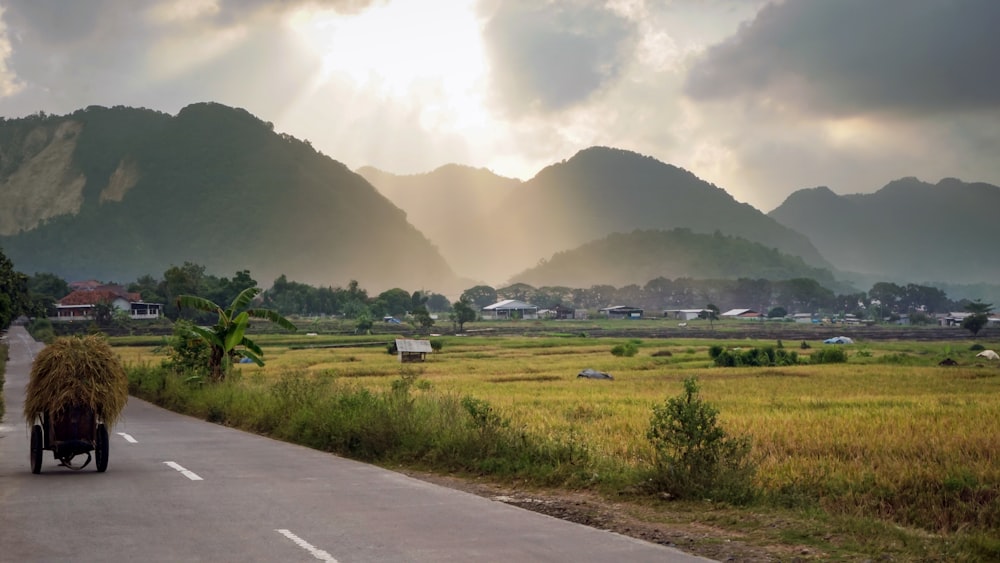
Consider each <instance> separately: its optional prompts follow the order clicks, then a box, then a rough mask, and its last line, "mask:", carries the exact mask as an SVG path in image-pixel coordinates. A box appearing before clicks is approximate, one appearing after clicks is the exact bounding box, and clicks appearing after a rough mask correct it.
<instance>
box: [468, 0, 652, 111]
mask: <svg viewBox="0 0 1000 563" xmlns="http://www.w3.org/2000/svg"><path fill="white" fill-rule="evenodd" d="M634 33H635V29H634V26H633V25H632V24H630V23H629V22H628V21H626V20H625V19H623V18H621V17H620V16H618V15H617V14H615V13H614V12H611V11H610V10H608V9H607V8H606V7H605V6H604V5H603V4H598V3H594V2H572V3H571V2H531V1H528V2H501V3H500V4H499V7H498V9H497V11H496V12H495V13H494V14H493V15H492V17H491V18H490V19H489V21H488V23H487V25H486V28H485V30H484V34H483V36H484V41H485V43H486V49H487V55H488V57H489V60H490V64H491V72H492V80H493V85H494V88H495V94H496V96H497V98H498V100H499V102H500V104H501V105H502V106H503V107H504V108H505V109H506V110H507V111H509V112H510V113H513V114H515V115H516V114H522V113H525V112H530V111H541V112H549V111H554V110H560V109H563V108H566V107H569V106H572V105H574V104H576V103H578V102H581V101H583V100H585V99H586V98H587V97H588V96H589V95H590V94H591V93H593V92H594V91H595V90H598V89H600V88H601V86H602V85H604V84H605V83H607V82H608V81H610V80H613V79H614V78H616V77H617V76H618V75H619V73H620V72H621V70H622V67H623V66H624V65H625V64H626V63H627V62H628V59H629V55H630V53H631V50H632V47H633V34H634Z"/></svg>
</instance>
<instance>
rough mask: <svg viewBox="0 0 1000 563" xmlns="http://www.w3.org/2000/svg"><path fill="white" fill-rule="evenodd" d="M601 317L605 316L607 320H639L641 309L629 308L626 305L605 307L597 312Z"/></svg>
mask: <svg viewBox="0 0 1000 563" xmlns="http://www.w3.org/2000/svg"><path fill="white" fill-rule="evenodd" d="M598 312H599V313H601V314H602V315H606V316H607V317H608V318H609V319H641V318H642V309H640V308H638V307H630V306H628V305H614V306H612V307H605V308H603V309H601V310H600V311H598Z"/></svg>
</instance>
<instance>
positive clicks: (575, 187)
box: [365, 147, 830, 283]
mask: <svg viewBox="0 0 1000 563" xmlns="http://www.w3.org/2000/svg"><path fill="white" fill-rule="evenodd" d="M477 173H478V174H479V175H480V179H479V181H480V182H485V181H486V178H487V177H488V176H489V175H492V173H490V172H488V171H482V170H481V171H477ZM365 174H366V175H368V176H367V177H368V178H369V179H370V180H371V182H372V183H373V184H374V185H375V186H376V187H377V188H379V189H380V190H381V191H382V192H383V193H389V190H390V189H398V188H397V187H393V186H388V185H386V184H384V182H386V180H387V179H386V177H385V176H381V177H379V176H375V175H370V174H369V173H368V172H366V173H365ZM494 176H495V175H494ZM397 178H398V177H397ZM411 178H412V177H411ZM424 179H426V180H427V181H426V182H422V181H419V182H418V181H413V182H412V183H410V184H408V187H407V189H408V190H412V191H418V190H419V191H420V192H421V193H427V194H431V193H438V192H440V191H441V190H443V189H444V188H443V187H442V185H441V184H447V183H448V179H447V178H445V177H444V176H443V175H442V174H440V173H437V171H436V172H435V173H431V174H430V175H428V176H426V177H424V178H421V180H424ZM397 181H398V179H397ZM507 187H509V188H510V189H503V190H500V189H498V190H495V193H496V194H497V195H498V196H502V198H499V199H498V200H497V201H496V202H493V204H492V207H491V208H490V210H488V211H483V209H482V208H466V209H464V210H463V211H461V212H459V211H453V210H450V209H445V208H442V209H438V210H437V212H438V213H437V215H433V214H431V215H428V216H424V217H422V218H421V219H416V216H415V218H414V222H415V224H417V225H424V224H427V223H434V224H435V225H436V227H435V230H433V231H431V229H430V228H428V227H422V228H423V229H426V230H425V232H428V233H430V232H434V234H433V235H431V234H428V236H429V237H430V238H431V240H432V241H434V243H435V244H437V245H438V246H439V247H441V248H442V249H445V248H448V250H443V252H444V253H445V254H446V255H448V256H449V261H450V262H452V263H453V264H458V263H461V264H462V268H456V269H457V270H458V271H459V273H461V274H462V275H464V276H467V277H471V278H474V279H480V280H485V281H487V282H489V283H501V282H503V281H506V280H509V279H510V276H511V275H513V274H514V273H515V272H519V271H523V270H525V269H526V268H530V267H532V266H534V265H535V264H537V263H538V262H539V260H545V259H548V258H550V257H551V256H552V255H553V254H554V253H556V252H562V251H567V250H571V249H574V248H577V247H579V246H581V245H583V244H586V243H588V242H590V241H593V240H597V239H600V238H602V237H605V236H607V235H609V234H612V233H630V232H632V231H634V230H636V229H662V230H670V229H674V228H687V229H691V230H692V231H694V232H698V233H713V232H715V231H720V232H722V233H724V234H727V235H733V236H739V237H743V238H746V239H748V240H751V241H755V242H759V243H761V244H763V245H765V246H767V247H773V248H777V249H778V250H781V251H782V252H785V253H788V254H791V255H795V256H800V257H802V258H803V259H804V260H805V261H806V263H807V264H809V265H812V266H816V267H821V268H824V267H829V266H830V265H829V263H828V262H826V260H825V259H824V258H823V257H822V256H821V255H820V253H819V252H818V251H817V250H816V248H815V247H813V246H812V244H811V243H810V242H809V240H808V239H807V238H806V237H805V236H803V235H802V234H800V233H797V232H795V231H793V230H792V229H790V228H788V227H786V226H784V225H781V224H780V223H778V222H777V221H775V220H773V219H771V218H769V217H767V216H766V215H764V214H763V213H762V212H760V211H759V210H757V209H755V208H754V207H752V206H750V205H748V204H745V203H739V202H737V201H736V200H735V199H734V198H733V197H732V196H731V195H729V194H728V193H727V192H726V191H725V190H723V189H721V188H719V187H717V186H714V185H712V184H710V183H708V182H705V181H704V180H701V179H699V178H698V177H697V176H695V175H694V174H692V173H691V172H688V171H687V170H683V169H681V168H677V167H675V166H671V165H669V164H664V163H662V162H660V161H658V160H656V159H654V158H651V157H648V156H643V155H640V154H637V153H634V152H631V151H626V150H621V149H613V148H608V147H591V148H588V149H584V150H582V151H580V152H578V153H577V154H576V155H574V156H573V157H572V158H570V159H568V160H565V161H563V162H559V163H556V164H553V165H551V166H548V167H546V168H545V169H543V170H542V171H540V172H539V173H538V174H537V175H536V176H535V177H534V178H531V179H530V180H528V181H526V182H524V183H522V184H520V185H508V186H507ZM454 189H469V188H468V182H465V183H463V185H462V186H459V187H456V188H454ZM399 202H400V204H401V206H402V207H403V208H404V209H407V206H406V204H405V202H404V201H403V200H402V199H400V200H399ZM456 216H463V220H461V221H456V220H455V217H456ZM450 240H462V241H464V243H465V246H464V247H463V248H464V250H461V252H463V254H462V255H461V256H460V257H456V256H455V253H456V251H458V249H457V246H456V245H452V244H449V243H448V242H446V241H450ZM646 281H648V280H636V281H635V283H645V282H646Z"/></svg>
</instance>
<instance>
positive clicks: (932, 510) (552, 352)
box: [117, 333, 1000, 560]
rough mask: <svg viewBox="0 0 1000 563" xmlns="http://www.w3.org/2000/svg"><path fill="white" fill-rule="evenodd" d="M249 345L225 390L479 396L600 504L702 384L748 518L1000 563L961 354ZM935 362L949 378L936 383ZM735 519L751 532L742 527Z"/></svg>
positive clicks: (996, 524) (987, 472)
mask: <svg viewBox="0 0 1000 563" xmlns="http://www.w3.org/2000/svg"><path fill="white" fill-rule="evenodd" d="M255 340H256V341H257V343H258V344H260V345H262V347H263V349H264V351H265V360H266V362H267V365H266V366H265V367H262V368H258V367H257V366H255V365H239V366H237V367H236V368H235V369H236V370H237V372H238V375H237V377H234V378H232V379H233V380H234V382H232V383H231V384H232V385H239V386H242V387H247V388H266V386H267V385H272V384H274V383H276V382H279V381H286V382H287V380H288V378H294V379H300V380H315V381H321V382H335V383H336V385H339V386H342V387H345V386H346V387H350V388H352V389H365V390H369V391H372V392H388V391H389V390H390V389H392V388H393V385H394V382H396V381H399V380H400V378H401V377H405V378H408V379H410V380H415V381H417V382H418V384H417V385H414V386H413V393H414V395H415V396H420V395H431V394H433V395H436V396H454V397H474V398H476V399H478V400H482V401H486V402H487V403H488V404H489V405H491V406H492V407H493V408H495V409H496V411H497V412H499V413H501V414H502V416H504V417H506V418H508V419H509V420H510V423H511V425H512V426H513V427H516V428H520V429H523V431H524V432H526V433H529V434H531V435H532V436H539V437H541V438H542V439H550V440H554V441H555V442H557V443H559V444H568V443H571V444H577V445H578V446H579V447H580V448H582V449H584V450H585V451H587V452H588V456H589V461H588V468H589V469H588V470H593V472H594V473H595V475H594V476H593V477H592V478H591V479H590V480H589V482H588V481H587V480H586V479H584V480H581V479H580V478H579V472H577V475H578V477H577V478H576V479H574V480H572V482H571V483H568V484H567V486H569V485H572V486H575V487H588V488H593V489H595V490H599V491H602V492H604V493H607V494H615V493H616V491H618V492H620V490H621V489H622V488H627V487H628V482H629V479H630V478H633V477H634V476H635V475H637V474H641V472H642V470H643V468H648V466H649V464H650V463H651V459H652V456H653V448H652V446H651V445H650V443H649V441H648V440H647V439H646V431H647V429H648V427H649V424H650V417H651V412H652V408H653V406H654V405H656V404H660V403H663V402H664V401H665V400H666V399H667V398H669V397H673V396H676V395H678V394H679V393H680V391H681V390H682V381H683V380H684V379H685V378H687V377H689V376H696V377H697V378H698V382H699V384H700V386H701V396H702V398H703V399H705V400H707V401H708V402H709V403H711V404H712V405H713V406H715V407H716V408H717V409H718V410H719V412H720V416H719V420H720V422H721V423H722V426H723V427H724V428H725V429H726V430H727V431H728V432H729V433H730V434H733V435H739V436H749V437H750V438H751V439H752V443H753V450H752V452H753V454H752V455H753V458H754V459H755V460H756V462H757V464H758V471H757V473H756V478H755V484H756V486H757V487H758V489H759V491H760V496H759V498H758V500H757V502H756V503H755V504H754V505H753V506H752V507H750V508H744V509H742V510H743V511H746V510H754V511H761V510H764V511H771V512H772V513H774V511H783V510H792V511H795V513H796V514H799V517H802V515H812V516H810V518H814V519H815V518H819V519H820V520H823V521H826V522H828V524H827V525H830V526H834V527H836V528H837V529H838V530H839V535H840V536H845V535H846V536H850V537H851V538H852V539H850V540H849V541H848V540H843V541H842V544H843V545H855V546H856V547H854V548H851V549H857V550H860V552H862V553H885V552H890V553H894V554H896V556H897V557H899V558H901V559H913V560H919V559H924V558H937V557H940V558H942V559H954V558H958V559H969V560H977V559H983V558H986V559H988V558H990V557H994V556H997V557H1000V542H998V541H997V539H996V538H997V537H998V534H1000V493H998V491H1000V453H998V451H1000V366H998V365H997V364H996V362H994V363H992V364H991V363H989V362H986V361H977V359H976V358H975V352H973V351H970V350H969V347H970V345H971V344H972V343H973V341H972V340H968V341H950V342H947V343H926V342H907V341H884V342H861V343H858V344H855V345H852V346H849V347H847V348H846V349H847V353H848V362H847V363H845V364H827V365H809V364H805V363H804V364H801V365H795V366H788V367H756V368H719V367H714V365H713V362H712V360H711V358H710V357H709V354H708V349H709V347H710V346H711V345H713V344H722V345H724V346H727V347H733V346H739V347H741V348H749V347H764V346H774V345H775V342H774V341H752V340H737V341H733V340H729V341H710V340H694V339H691V340H684V339H678V340H654V339H646V340H638V341H637V340H632V341H633V342H636V343H637V344H638V347H639V352H638V353H637V354H636V355H635V356H633V357H617V356H614V355H612V354H611V353H610V350H611V348H612V347H613V346H614V345H616V344H622V343H625V342H628V341H629V339H626V338H620V339H618V338H588V337H581V336H578V333H567V334H565V335H555V336H553V335H549V336H540V337H486V336H472V337H468V336H466V337H460V336H448V337H438V338H435V340H440V341H441V342H442V344H443V348H442V349H441V350H440V352H436V353H434V354H431V355H429V357H428V359H427V361H426V362H423V363H407V364H400V363H399V361H398V359H397V358H396V356H394V355H389V354H387V353H386V349H385V347H384V346H359V347H325V346H332V345H338V346H342V345H344V344H350V343H351V342H352V341H353V342H356V343H367V342H373V341H376V342H377V341H379V340H381V341H388V340H389V339H388V338H385V337H372V336H358V337H344V336H339V337H324V336H316V337H305V336H300V335H273V336H270V335H260V336H255ZM131 344H134V342H132V343H131ZM793 344H794V345H793ZM798 344H799V342H798V341H796V342H794V343H789V342H786V343H785V346H786V347H787V348H788V349H789V350H795V351H796V352H798V353H799V354H800V356H801V357H802V358H803V359H806V358H807V357H808V355H809V354H810V353H812V352H815V351H816V350H818V349H821V348H823V346H825V345H823V344H822V343H821V342H820V341H818V340H817V341H811V342H809V344H810V345H811V348H809V349H799V346H798ZM980 344H983V345H985V346H986V347H987V348H994V349H997V348H1000V342H980ZM117 349H118V350H119V352H120V354H121V357H122V359H123V361H124V362H125V363H126V365H130V366H133V367H136V366H151V365H158V364H159V363H160V362H161V361H162V360H163V358H164V357H165V356H162V355H158V354H156V353H154V349H153V348H152V347H148V346H146V347H144V346H128V347H119V348H117ZM654 353H655V354H657V355H654ZM945 357H951V358H953V359H955V360H957V361H958V362H959V364H960V365H959V366H953V367H939V366H938V365H937V363H938V362H939V361H940V360H941V359H943V358H945ZM584 368H594V369H597V370H601V371H606V372H609V373H611V374H612V375H613V376H614V381H598V380H588V379H581V378H577V377H576V375H577V373H578V372H579V371H581V370H582V369H584ZM195 414H199V413H197V412H196V413H195ZM200 414H205V413H200ZM206 416H208V417H209V418H212V417H211V416H209V415H206ZM223 421H225V422H227V423H232V422H233V420H230V419H225V417H223ZM236 424H237V425H238V424H239V423H236ZM250 426H252V424H251V425H250ZM430 465H431V466H433V463H431V464H430ZM598 472H600V473H602V475H597V473H598ZM545 484H547V485H551V483H545ZM737 514H739V512H737ZM817 515H818V516H817ZM713 518H718V514H717V513H716V515H715V516H713ZM734 518H735V520H737V521H739V522H743V524H739V525H737V527H739V526H744V527H745V526H747V524H746V521H747V519H746V518H738V517H734ZM834 521H835V522H837V523H836V524H829V522H834ZM723 524H724V522H714V523H713V525H723ZM733 525H736V524H733ZM899 530H910V532H906V533H903V532H900V531H899ZM828 535H829V534H828ZM834 535H837V534H834ZM856 536H860V538H859V537H856ZM868 536H874V537H868ZM901 538H902V539H901ZM796 541H802V539H801V538H799V539H798V540H796ZM827 543H829V542H827ZM871 544H874V546H875V547H872V546H871ZM857 546H868V547H857ZM825 549H826V553H835V552H836V550H835V549H834V548H832V547H830V546H826V548H825ZM831 550H833V551H831Z"/></svg>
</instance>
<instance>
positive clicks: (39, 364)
mask: <svg viewBox="0 0 1000 563" xmlns="http://www.w3.org/2000/svg"><path fill="white" fill-rule="evenodd" d="M126 402H128V377H127V375H126V374H125V368H123V367H122V365H121V363H120V362H119V361H118V357H117V356H116V355H115V353H114V351H113V350H112V349H111V345H110V344H108V341H107V340H106V339H105V338H103V337H101V336H96V335H90V336H84V337H77V336H69V337H61V338H57V339H56V340H55V341H54V342H53V343H52V344H50V345H48V346H46V347H45V348H44V349H43V350H42V351H41V352H39V353H38V355H37V356H36V357H35V361H34V363H32V365H31V376H30V379H29V381H28V387H27V388H26V389H25V397H24V418H25V420H26V421H27V422H28V424H32V423H33V422H34V421H35V419H36V417H41V416H42V415H43V414H47V415H48V416H50V417H58V416H59V415H60V414H62V413H63V412H67V411H69V410H70V409H73V408H86V409H89V410H90V411H91V412H93V413H94V414H96V415H97V416H98V417H100V419H101V420H102V421H103V422H104V424H105V425H107V426H108V427H110V426H112V425H114V423H115V422H116V421H117V420H118V418H119V417H120V416H121V413H122V411H123V410H124V409H125V403H126Z"/></svg>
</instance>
